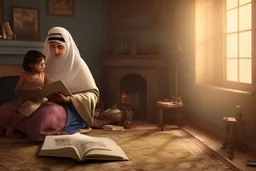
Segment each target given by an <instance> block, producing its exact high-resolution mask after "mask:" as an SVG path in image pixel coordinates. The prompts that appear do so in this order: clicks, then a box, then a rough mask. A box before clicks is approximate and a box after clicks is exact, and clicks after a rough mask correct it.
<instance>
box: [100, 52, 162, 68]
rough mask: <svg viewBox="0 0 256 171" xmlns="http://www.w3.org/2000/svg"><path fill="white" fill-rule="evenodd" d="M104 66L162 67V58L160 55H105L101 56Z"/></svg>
mask: <svg viewBox="0 0 256 171" xmlns="http://www.w3.org/2000/svg"><path fill="white" fill-rule="evenodd" d="M101 65H102V66H104V67H162V66H164V65H165V62H164V59H163V58H162V57H161V56H160V55H133V56H132V55H105V56H103V57H102V58H101Z"/></svg>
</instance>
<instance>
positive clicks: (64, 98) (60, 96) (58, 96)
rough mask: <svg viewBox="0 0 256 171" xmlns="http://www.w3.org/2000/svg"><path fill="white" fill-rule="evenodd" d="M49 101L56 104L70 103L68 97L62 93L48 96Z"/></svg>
mask: <svg viewBox="0 0 256 171" xmlns="http://www.w3.org/2000/svg"><path fill="white" fill-rule="evenodd" d="M49 98H50V100H51V101H54V102H58V103H70V102H71V98H70V96H65V95H63V94H62V93H54V94H52V95H50V96H49Z"/></svg>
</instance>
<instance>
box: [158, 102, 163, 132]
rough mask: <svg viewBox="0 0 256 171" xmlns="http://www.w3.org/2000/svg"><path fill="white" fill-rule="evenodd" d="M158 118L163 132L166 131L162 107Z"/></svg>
mask: <svg viewBox="0 0 256 171" xmlns="http://www.w3.org/2000/svg"><path fill="white" fill-rule="evenodd" d="M158 116H159V126H160V127H161V131H163V130H164V123H163V108H162V107H159V113H158Z"/></svg>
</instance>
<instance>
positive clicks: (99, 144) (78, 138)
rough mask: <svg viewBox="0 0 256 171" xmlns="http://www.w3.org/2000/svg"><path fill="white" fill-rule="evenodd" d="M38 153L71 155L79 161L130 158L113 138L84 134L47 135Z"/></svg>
mask: <svg viewBox="0 0 256 171" xmlns="http://www.w3.org/2000/svg"><path fill="white" fill-rule="evenodd" d="M38 155H39V156H53V157H70V158H73V159H75V160H77V161H85V160H113V161H117V160H129V159H128V157H127V156H126V154H125V153H124V151H123V150H122V149H121V148H120V147H119V146H118V145H117V144H116V143H115V141H113V140H112V139H110V138H106V137H92V136H88V135H84V134H72V135H49V136H46V138H45V140H44V143H43V145H42V148H41V149H40V151H39V153H38Z"/></svg>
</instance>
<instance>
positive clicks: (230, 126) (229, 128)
mask: <svg viewBox="0 0 256 171" xmlns="http://www.w3.org/2000/svg"><path fill="white" fill-rule="evenodd" d="M223 121H224V123H225V125H226V138H225V141H224V143H223V145H222V148H223V149H226V148H227V151H228V158H229V159H233V158H234V148H235V147H237V146H239V147H241V149H242V150H243V151H245V150H246V149H247V145H246V143H245V142H244V138H245V137H244V132H243V128H244V120H237V119H236V118H234V117H224V118H223Z"/></svg>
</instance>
